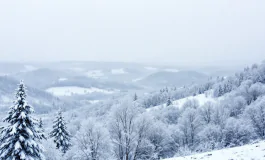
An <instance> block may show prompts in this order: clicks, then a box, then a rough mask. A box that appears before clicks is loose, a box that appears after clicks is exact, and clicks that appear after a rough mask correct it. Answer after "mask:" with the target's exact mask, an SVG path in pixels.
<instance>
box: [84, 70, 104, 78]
mask: <svg viewBox="0 0 265 160" xmlns="http://www.w3.org/2000/svg"><path fill="white" fill-rule="evenodd" d="M85 75H86V76H87V77H89V78H95V79H97V78H100V77H103V76H104V73H103V72H102V70H92V71H88V72H86V73H85Z"/></svg>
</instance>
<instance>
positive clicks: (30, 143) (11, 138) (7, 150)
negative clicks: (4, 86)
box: [0, 81, 45, 160]
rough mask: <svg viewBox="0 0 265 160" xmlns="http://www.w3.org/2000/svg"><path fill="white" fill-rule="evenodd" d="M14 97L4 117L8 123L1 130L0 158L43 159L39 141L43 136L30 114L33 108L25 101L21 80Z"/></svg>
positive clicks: (15, 159)
mask: <svg viewBox="0 0 265 160" xmlns="http://www.w3.org/2000/svg"><path fill="white" fill-rule="evenodd" d="M16 98H17V99H16V100H15V101H14V105H13V106H11V107H10V110H9V112H8V116H7V117H6V118H5V119H4V122H8V123H9V125H8V126H7V127H5V128H4V129H3V131H2V136H1V145H0V160H42V159H45V158H44V156H43V154H42V152H43V148H42V145H41V143H40V141H41V139H43V138H44V137H43V134H42V133H41V131H39V128H38V121H37V120H36V119H35V118H33V117H32V116H31V114H32V113H33V112H34V110H33V107H31V106H30V105H29V104H28V103H27V101H26V87H25V85H24V83H23V81H21V82H20V84H19V85H18V89H17V93H16Z"/></svg>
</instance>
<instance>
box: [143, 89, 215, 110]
mask: <svg viewBox="0 0 265 160" xmlns="http://www.w3.org/2000/svg"><path fill="white" fill-rule="evenodd" d="M189 100H197V101H198V103H199V105H200V106H202V105H204V104H205V103H207V102H212V103H215V102H217V101H218V99H216V98H213V97H212V95H211V94H209V93H205V94H199V95H196V96H190V97H186V98H182V99H179V100H176V101H173V102H172V104H173V105H172V106H171V107H179V108H181V107H182V106H183V105H184V104H185V103H186V102H187V101H189ZM164 107H167V106H166V104H162V105H159V106H155V107H152V108H148V109H147V111H151V110H159V109H162V108H164Z"/></svg>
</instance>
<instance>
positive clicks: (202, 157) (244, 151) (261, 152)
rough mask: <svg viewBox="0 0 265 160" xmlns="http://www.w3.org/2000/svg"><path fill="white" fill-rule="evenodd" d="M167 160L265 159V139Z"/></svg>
mask: <svg viewBox="0 0 265 160" xmlns="http://www.w3.org/2000/svg"><path fill="white" fill-rule="evenodd" d="M165 160H265V141H261V142H259V143H256V144H251V145H245V146H241V147H235V148H228V149H223V150H218V151H212V152H206V153H201V154H196V155H192V156H187V157H178V158H170V159H165Z"/></svg>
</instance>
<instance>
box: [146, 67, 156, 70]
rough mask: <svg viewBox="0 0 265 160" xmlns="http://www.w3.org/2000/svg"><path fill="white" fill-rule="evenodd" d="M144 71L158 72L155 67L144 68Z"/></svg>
mask: <svg viewBox="0 0 265 160" xmlns="http://www.w3.org/2000/svg"><path fill="white" fill-rule="evenodd" d="M144 69H146V70H150V71H156V70H157V68H155V67H144Z"/></svg>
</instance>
